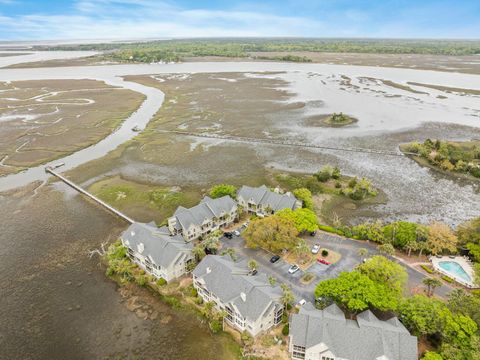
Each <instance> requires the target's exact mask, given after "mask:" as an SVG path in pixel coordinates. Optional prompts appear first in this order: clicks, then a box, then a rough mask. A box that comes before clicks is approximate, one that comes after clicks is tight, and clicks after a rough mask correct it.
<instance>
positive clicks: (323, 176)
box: [315, 165, 334, 182]
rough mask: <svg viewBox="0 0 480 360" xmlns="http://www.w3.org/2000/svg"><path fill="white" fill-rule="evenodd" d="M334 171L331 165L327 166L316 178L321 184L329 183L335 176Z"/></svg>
mask: <svg viewBox="0 0 480 360" xmlns="http://www.w3.org/2000/svg"><path fill="white" fill-rule="evenodd" d="M333 171H334V169H333V168H332V167H331V166H330V165H325V166H324V167H322V168H321V169H320V171H319V172H317V173H316V174H315V177H316V178H317V180H318V181H320V182H327V181H328V180H330V179H331V178H332V176H333Z"/></svg>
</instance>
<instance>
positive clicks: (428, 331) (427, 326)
mask: <svg viewBox="0 0 480 360" xmlns="http://www.w3.org/2000/svg"><path fill="white" fill-rule="evenodd" d="M443 307H444V304H443V303H442V302H441V301H440V300H437V299H435V298H429V297H426V296H424V295H414V296H412V297H409V298H406V299H404V300H403V301H402V302H401V303H400V306H399V313H400V319H401V320H402V323H403V324H404V325H405V326H406V327H407V329H408V330H409V331H410V332H411V333H412V334H413V335H415V336H423V335H433V334H436V333H439V332H441V330H442V328H443V324H442V319H441V317H440V314H441V312H442V309H443Z"/></svg>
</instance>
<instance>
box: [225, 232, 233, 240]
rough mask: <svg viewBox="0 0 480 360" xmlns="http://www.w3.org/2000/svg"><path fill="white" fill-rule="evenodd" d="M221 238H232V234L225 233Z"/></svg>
mask: <svg viewBox="0 0 480 360" xmlns="http://www.w3.org/2000/svg"><path fill="white" fill-rule="evenodd" d="M223 236H225V237H226V238H227V239H231V238H233V234H232V233H231V232H225V233H223Z"/></svg>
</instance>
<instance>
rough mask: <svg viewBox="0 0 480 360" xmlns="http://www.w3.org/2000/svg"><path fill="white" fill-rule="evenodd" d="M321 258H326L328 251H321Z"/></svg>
mask: <svg viewBox="0 0 480 360" xmlns="http://www.w3.org/2000/svg"><path fill="white" fill-rule="evenodd" d="M322 256H323V257H325V256H328V250H325V249H323V250H322Z"/></svg>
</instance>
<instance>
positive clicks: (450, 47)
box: [35, 38, 480, 62]
mask: <svg viewBox="0 0 480 360" xmlns="http://www.w3.org/2000/svg"><path fill="white" fill-rule="evenodd" d="M35 49H36V50H96V51H106V52H107V54H106V55H105V56H106V57H111V58H113V59H117V60H122V61H139V62H152V61H161V60H163V61H178V60H181V59H182V58H184V57H198V56H223V57H249V56H250V53H251V52H266V53H268V52H292V53H295V52H304V51H311V52H338V53H379V54H432V55H474V54H480V41H479V40H471V41H470V40H388V39H302V38H298V39H294V38H290V39H194V40H192V39H186V40H156V41H148V42H137V43H104V44H83V45H57V46H37V47H35ZM281 57H282V56H281ZM281 57H269V56H268V54H266V55H265V57H263V56H259V55H258V54H257V56H256V58H269V59H278V60H284V61H299V62H300V61H301V62H308V61H310V59H308V58H306V57H304V56H297V55H295V54H293V55H285V56H283V57H285V59H281Z"/></svg>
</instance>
